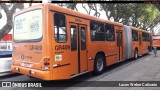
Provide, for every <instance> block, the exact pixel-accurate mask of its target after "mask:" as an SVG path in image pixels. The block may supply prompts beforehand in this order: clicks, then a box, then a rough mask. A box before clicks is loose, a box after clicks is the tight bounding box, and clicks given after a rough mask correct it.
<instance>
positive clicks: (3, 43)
mask: <svg viewBox="0 0 160 90" xmlns="http://www.w3.org/2000/svg"><path fill="white" fill-rule="evenodd" d="M11 54H12V34H7V35H6V36H4V37H3V38H2V39H1V40H0V56H2V55H11Z"/></svg>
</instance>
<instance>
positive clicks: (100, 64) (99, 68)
mask: <svg viewBox="0 0 160 90" xmlns="http://www.w3.org/2000/svg"><path fill="white" fill-rule="evenodd" d="M104 67H105V62H104V57H103V56H102V55H101V54H98V55H97V56H96V59H95V61H94V74H95V75H99V74H101V73H102V72H103V70H104Z"/></svg>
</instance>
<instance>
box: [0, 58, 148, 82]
mask: <svg viewBox="0 0 160 90" xmlns="http://www.w3.org/2000/svg"><path fill="white" fill-rule="evenodd" d="M148 56H149V55H145V56H143V57H141V58H139V59H138V60H140V59H142V58H145V57H148ZM138 60H136V61H135V60H133V59H130V60H125V61H123V62H120V63H117V64H114V65H111V66H108V67H106V69H105V71H104V73H103V74H101V75H98V76H95V75H92V73H87V74H84V75H81V76H78V77H75V78H73V79H71V80H72V81H74V80H75V81H95V80H96V79H97V78H101V77H104V76H106V75H109V73H113V72H115V71H119V70H120V69H123V68H124V67H127V66H129V65H130V64H132V63H135V62H137V61H138ZM111 75H112V76H114V75H113V74H111ZM0 81H42V80H40V79H36V78H31V77H28V76H26V75H22V74H18V73H16V74H13V75H7V76H4V77H0Z"/></svg>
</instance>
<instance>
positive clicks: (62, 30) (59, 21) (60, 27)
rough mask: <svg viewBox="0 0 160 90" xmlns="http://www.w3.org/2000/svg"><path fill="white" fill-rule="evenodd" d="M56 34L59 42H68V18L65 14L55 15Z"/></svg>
mask: <svg viewBox="0 0 160 90" xmlns="http://www.w3.org/2000/svg"><path fill="white" fill-rule="evenodd" d="M54 34H55V40H56V41H57V42H66V41H67V32H66V18H65V16H64V15H63V14H60V13H55V14H54Z"/></svg>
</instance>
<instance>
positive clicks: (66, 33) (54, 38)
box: [53, 12, 68, 43]
mask: <svg viewBox="0 0 160 90" xmlns="http://www.w3.org/2000/svg"><path fill="white" fill-rule="evenodd" d="M55 14H61V15H63V16H64V18H65V27H66V40H65V41H64V42H60V41H57V39H56V38H55V35H57V34H55V18H54V17H55ZM53 20H54V21H53V28H54V31H53V32H54V40H55V41H56V42H57V43H66V42H67V41H68V32H67V19H66V15H65V14H63V13H61V12H54V13H53ZM63 35H64V34H63Z"/></svg>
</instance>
